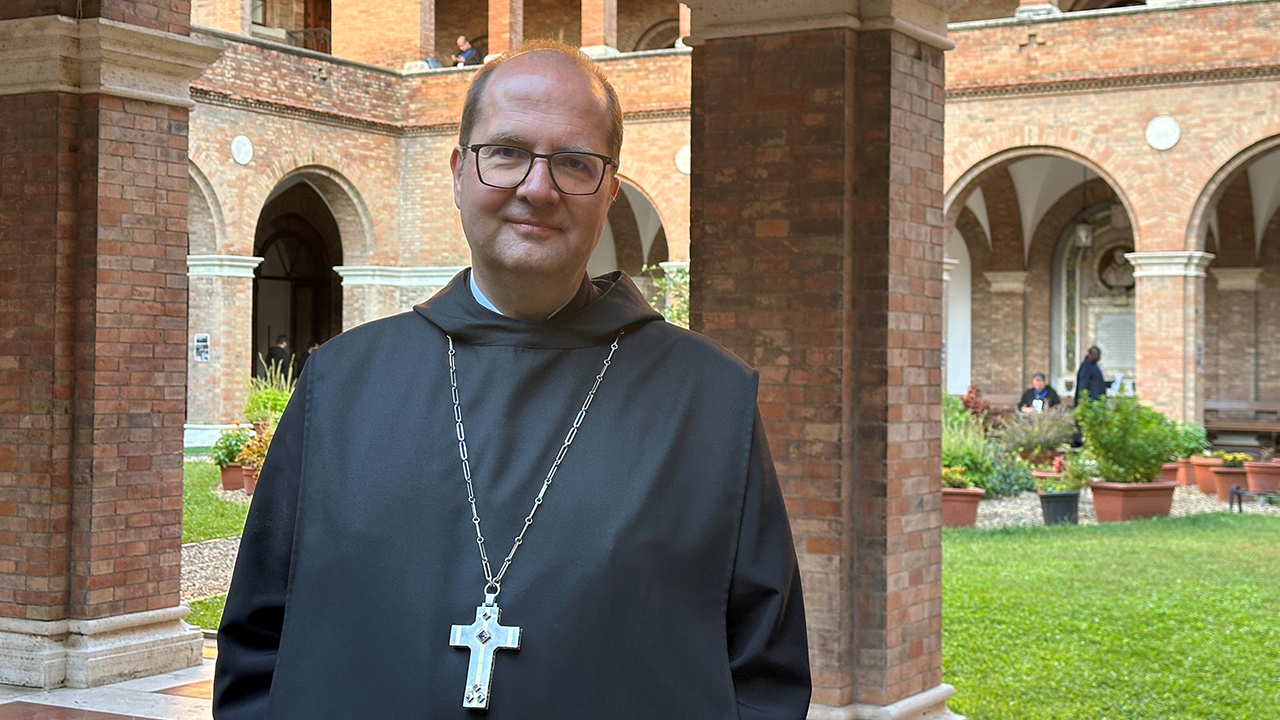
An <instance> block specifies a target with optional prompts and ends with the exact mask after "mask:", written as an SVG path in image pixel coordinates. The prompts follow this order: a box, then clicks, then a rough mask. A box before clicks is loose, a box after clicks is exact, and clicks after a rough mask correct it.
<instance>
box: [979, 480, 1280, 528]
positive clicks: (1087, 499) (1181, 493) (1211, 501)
mask: <svg viewBox="0 0 1280 720" xmlns="http://www.w3.org/2000/svg"><path fill="white" fill-rule="evenodd" d="M1209 512H1227V504H1226V503H1224V502H1220V501H1219V500H1218V498H1216V497H1213V496H1209V495H1205V494H1204V493H1202V492H1200V490H1199V489H1197V488H1194V487H1184V486H1182V485H1179V486H1178V487H1177V488H1176V489H1175V490H1174V492H1173V507H1172V509H1170V511H1169V516H1170V517H1186V516H1187V515H1199V514H1201V513H1209ZM1244 512H1246V513H1251V514H1262V515H1277V516H1280V505H1259V504H1258V503H1257V502H1256V501H1253V502H1246V503H1245V505H1244ZM1097 523H1098V515H1097V513H1095V512H1094V509H1093V493H1092V492H1090V491H1089V489H1088V488H1086V489H1084V490H1081V491H1080V524H1081V525H1096V524H1097ZM1030 525H1044V516H1043V515H1042V514H1041V512H1040V497H1039V496H1038V495H1036V494H1035V493H1034V492H1025V493H1022V494H1021V495H1016V496H1014V497H1009V498H992V499H991V500H983V501H982V502H980V503H978V522H977V523H976V524H975V527H978V528H984V529H991V528H1000V527H1010V526H1030Z"/></svg>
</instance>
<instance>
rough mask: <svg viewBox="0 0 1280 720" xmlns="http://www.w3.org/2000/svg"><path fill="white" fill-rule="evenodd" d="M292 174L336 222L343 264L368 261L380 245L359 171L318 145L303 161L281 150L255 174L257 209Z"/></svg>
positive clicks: (364, 182)
mask: <svg viewBox="0 0 1280 720" xmlns="http://www.w3.org/2000/svg"><path fill="white" fill-rule="evenodd" d="M295 177H301V178H303V179H305V180H306V181H307V182H308V183H309V184H310V185H311V186H312V187H313V188H315V190H316V192H317V193H319V194H320V197H321V198H323V199H324V201H325V203H327V204H328V206H329V209H330V211H331V212H332V213H333V216H334V218H335V219H336V220H337V221H338V228H339V231H340V232H341V235H342V262H343V264H347V265H357V264H366V263H369V262H370V261H371V259H372V258H373V257H374V256H375V255H376V254H378V253H379V251H380V250H381V248H380V245H379V243H378V233H377V225H376V223H375V222H374V219H373V214H372V213H371V212H370V211H369V207H368V204H367V202H366V200H365V198H366V197H367V196H368V193H367V192H366V191H365V189H367V188H369V187H371V185H370V184H369V183H368V182H367V181H365V180H364V178H363V177H362V175H361V173H360V171H359V170H358V169H357V168H354V167H350V166H348V164H347V163H346V162H345V161H344V160H343V159H342V158H341V157H339V156H336V155H334V156H331V155H330V154H329V153H327V152H325V151H324V150H323V149H321V148H317V149H315V150H314V151H313V152H312V153H311V157H310V158H307V159H306V160H302V159H299V158H296V157H295V156H294V153H292V152H284V153H282V154H281V156H280V158H279V159H278V160H276V161H274V162H272V163H270V164H269V165H268V166H267V171H266V172H264V173H262V174H261V175H259V176H258V188H257V192H256V193H255V195H257V197H258V198H260V200H259V209H260V208H261V207H263V206H265V205H266V202H267V200H268V198H269V197H270V196H271V194H272V193H273V192H275V191H276V189H277V188H279V187H281V185H282V184H283V183H284V182H286V181H287V180H289V179H290V178H295Z"/></svg>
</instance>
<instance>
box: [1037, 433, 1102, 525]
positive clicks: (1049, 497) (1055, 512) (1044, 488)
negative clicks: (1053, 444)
mask: <svg viewBox="0 0 1280 720" xmlns="http://www.w3.org/2000/svg"><path fill="white" fill-rule="evenodd" d="M1095 472H1096V463H1093V460H1092V459H1091V458H1089V457H1088V454H1087V453H1085V452H1081V451H1072V452H1071V453H1069V454H1067V455H1059V456H1058V457H1056V458H1054V459H1053V465H1052V469H1051V470H1039V471H1035V472H1033V473H1032V475H1034V476H1035V479H1036V493H1037V494H1038V495H1039V496H1040V513H1041V515H1043V517H1044V524H1045V525H1060V524H1063V523H1066V524H1070V525H1076V524H1078V523H1079V522H1080V490H1081V489H1082V488H1084V486H1085V485H1088V484H1089V481H1090V480H1091V479H1092V478H1093V477H1094V473H1095Z"/></svg>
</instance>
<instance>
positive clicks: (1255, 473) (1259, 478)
mask: <svg viewBox="0 0 1280 720" xmlns="http://www.w3.org/2000/svg"><path fill="white" fill-rule="evenodd" d="M1244 477H1245V482H1247V483H1248V486H1249V492H1251V493H1257V494H1259V495H1270V494H1272V493H1275V492H1280V463H1276V462H1274V461H1272V462H1247V463H1245V464H1244Z"/></svg>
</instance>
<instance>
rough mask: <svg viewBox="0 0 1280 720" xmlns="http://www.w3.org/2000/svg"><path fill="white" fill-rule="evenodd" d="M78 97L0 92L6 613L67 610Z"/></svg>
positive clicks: (0, 528) (0, 469) (0, 481)
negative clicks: (74, 141) (64, 210)
mask: <svg viewBox="0 0 1280 720" xmlns="http://www.w3.org/2000/svg"><path fill="white" fill-rule="evenodd" d="M78 111H79V99H78V98H77V97H76V96H74V95H59V94H54V93H42V94H36V95H6V96H2V97H0V187H3V188H4V192H0V297H3V298H4V302H3V303H2V304H0V377H2V378H3V380H4V382H3V383H0V615H3V616H5V617H17V618H27V619H31V620H57V619H61V618H64V617H66V603H67V590H68V586H67V578H68V570H69V563H70V555H69V548H68V545H67V534H68V532H69V530H70V529H71V526H70V520H71V519H70V515H69V509H70V501H71V468H70V464H69V462H70V457H69V455H70V447H71V435H72V427H71V418H72V413H71V411H72V407H71V402H72V392H73V389H74V387H75V377H74V376H75V371H76V367H75V357H74V343H75V317H74V301H75V278H74V276H73V268H72V261H73V258H74V257H75V242H76V227H75V225H74V212H61V213H60V212H59V209H60V208H71V209H73V208H75V206H76V183H75V170H76V166H75V163H76V158H75V152H74V150H73V149H72V148H73V145H74V143H73V142H72V138H68V137H67V134H68V133H70V134H71V135H72V137H74V133H75V128H76V121H77V115H78Z"/></svg>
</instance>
